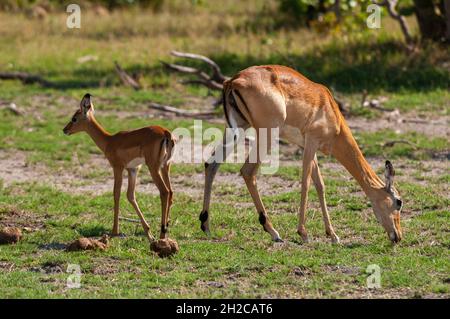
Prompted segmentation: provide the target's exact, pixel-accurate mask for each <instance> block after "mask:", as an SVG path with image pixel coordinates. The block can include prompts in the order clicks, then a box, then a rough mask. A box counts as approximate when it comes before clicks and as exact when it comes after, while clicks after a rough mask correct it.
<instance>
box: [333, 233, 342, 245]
mask: <svg viewBox="0 0 450 319" xmlns="http://www.w3.org/2000/svg"><path fill="white" fill-rule="evenodd" d="M331 242H332V243H333V244H340V243H341V240H340V239H339V237H338V236H337V235H336V234H334V235H331Z"/></svg>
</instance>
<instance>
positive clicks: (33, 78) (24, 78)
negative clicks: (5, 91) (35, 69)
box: [0, 72, 54, 87]
mask: <svg viewBox="0 0 450 319" xmlns="http://www.w3.org/2000/svg"><path fill="white" fill-rule="evenodd" d="M0 80H20V81H21V82H22V83H23V84H32V83H38V84H40V85H42V86H43V87H53V86H54V84H53V83H52V82H50V81H47V80H46V79H44V78H43V77H41V76H40V75H37V74H30V73H26V72H0Z"/></svg>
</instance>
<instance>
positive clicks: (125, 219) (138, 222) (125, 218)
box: [119, 216, 141, 224]
mask: <svg viewBox="0 0 450 319" xmlns="http://www.w3.org/2000/svg"><path fill="white" fill-rule="evenodd" d="M119 219H120V220H124V221H126V222H130V223H136V224H140V223H141V222H140V220H138V219H133V218H128V217H122V216H119Z"/></svg>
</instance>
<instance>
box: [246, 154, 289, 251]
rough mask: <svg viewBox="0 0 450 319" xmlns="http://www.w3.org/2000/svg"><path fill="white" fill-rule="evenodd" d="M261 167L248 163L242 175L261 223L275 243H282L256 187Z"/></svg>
mask: <svg viewBox="0 0 450 319" xmlns="http://www.w3.org/2000/svg"><path fill="white" fill-rule="evenodd" d="M259 165H260V164H259V163H249V162H246V163H245V164H244V166H242V168H241V174H242V177H243V178H244V180H245V184H246V185H247V189H248V191H249V192H250V195H251V196H252V199H253V203H254V204H255V207H256V211H257V212H258V214H259V223H260V224H261V225H262V226H263V228H264V230H265V231H266V232H268V233H269V234H270V236H272V240H273V241H276V242H282V241H283V240H282V239H281V237H280V234H279V233H278V232H277V231H276V230H275V228H273V226H272V223H271V222H270V220H269V216H268V215H267V212H266V209H265V207H264V204H263V202H262V200H261V196H260V195H259V191H258V187H257V185H256V174H257V172H258V167H259Z"/></svg>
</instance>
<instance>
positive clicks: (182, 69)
mask: <svg viewBox="0 0 450 319" xmlns="http://www.w3.org/2000/svg"><path fill="white" fill-rule="evenodd" d="M170 54H171V55H173V56H176V57H178V58H186V59H191V60H197V61H201V62H203V63H205V64H206V65H208V66H209V68H210V69H211V70H212V75H209V74H207V73H206V72H204V71H202V70H200V69H197V68H194V67H190V66H185V65H179V64H173V63H167V62H164V61H161V63H162V64H163V65H164V66H165V67H166V68H168V69H169V70H172V71H175V72H178V73H184V74H192V75H194V76H196V77H197V79H190V80H184V81H182V83H183V84H201V85H204V86H206V87H207V88H209V89H211V90H222V88H223V82H224V81H225V80H227V79H229V77H227V76H225V75H223V73H222V71H221V69H220V67H219V65H218V64H217V63H216V62H214V61H213V60H211V59H210V58H208V57H206V56H203V55H199V54H194V53H187V52H179V51H171V52H170Z"/></svg>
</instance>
